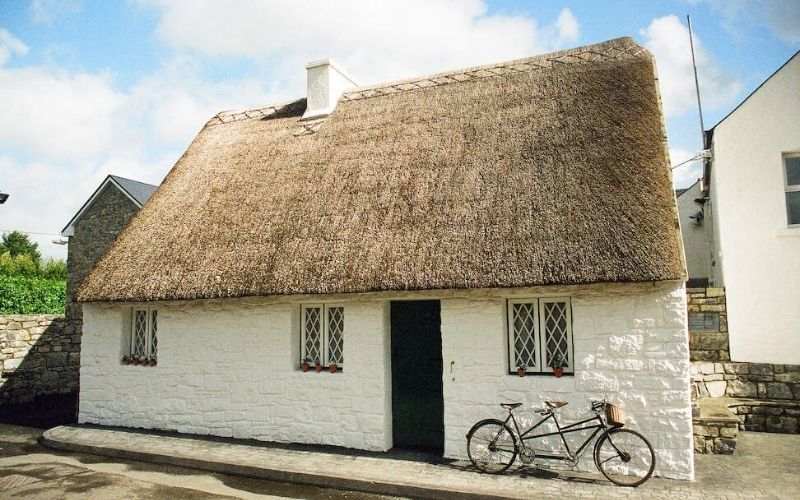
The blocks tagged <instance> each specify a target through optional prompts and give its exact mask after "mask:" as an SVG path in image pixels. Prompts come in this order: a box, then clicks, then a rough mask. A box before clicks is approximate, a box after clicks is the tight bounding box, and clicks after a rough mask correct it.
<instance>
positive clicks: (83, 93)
mask: <svg viewBox="0 0 800 500" xmlns="http://www.w3.org/2000/svg"><path fill="white" fill-rule="evenodd" d="M124 100H125V98H124V95H122V94H121V93H119V92H117V91H115V90H114V89H113V87H112V84H111V82H110V80H109V78H107V77H105V76H103V75H95V74H86V73H78V74H68V73H66V72H64V71H61V70H58V69H55V70H53V69H48V68H42V67H25V68H0V109H2V110H3V120H0V146H4V147H5V148H6V149H10V150H21V151H23V152H25V153H27V154H31V155H35V156H37V157H41V158H48V159H55V158H60V159H65V158H66V159H80V158H88V157H92V156H94V155H97V154H99V153H102V152H103V151H105V150H106V149H107V148H108V147H109V142H110V139H111V137H112V134H113V118H114V116H113V115H114V113H115V112H116V111H117V110H118V109H119V108H120V106H121V105H122V104H123V103H124Z"/></svg>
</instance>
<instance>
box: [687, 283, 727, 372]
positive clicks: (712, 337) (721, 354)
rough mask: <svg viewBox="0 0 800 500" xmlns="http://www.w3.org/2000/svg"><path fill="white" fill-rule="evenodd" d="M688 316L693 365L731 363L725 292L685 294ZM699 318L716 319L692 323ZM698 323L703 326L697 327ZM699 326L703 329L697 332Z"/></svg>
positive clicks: (704, 290)
mask: <svg viewBox="0 0 800 500" xmlns="http://www.w3.org/2000/svg"><path fill="white" fill-rule="evenodd" d="M686 299H687V311H688V313H689V349H690V350H691V357H692V361H730V355H729V352H730V350H729V348H728V311H727V306H726V303H725V290H724V289H723V288H689V289H687V290H686ZM697 316H704V317H706V318H709V319H711V318H713V317H716V318H717V321H716V323H717V324H716V325H714V324H713V323H714V322H713V321H710V322H709V323H710V324H709V325H703V324H702V323H703V322H702V321H692V320H693V319H694V318H696V317H697ZM698 323H700V324H699V325H698ZM697 326H700V328H697Z"/></svg>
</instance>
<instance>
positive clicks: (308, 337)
mask: <svg viewBox="0 0 800 500" xmlns="http://www.w3.org/2000/svg"><path fill="white" fill-rule="evenodd" d="M300 324H301V339H300V346H301V353H300V356H301V360H300V361H301V362H302V361H307V362H309V363H311V364H314V363H316V362H317V361H319V362H320V363H321V364H322V365H324V366H328V365H330V364H331V363H336V365H337V366H338V367H342V366H344V307H341V306H330V305H325V304H305V305H303V306H302V308H301V322H300Z"/></svg>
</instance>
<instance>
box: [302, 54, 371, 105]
mask: <svg viewBox="0 0 800 500" xmlns="http://www.w3.org/2000/svg"><path fill="white" fill-rule="evenodd" d="M306 71H307V73H306V76H307V86H308V93H307V99H306V100H307V102H306V112H305V113H303V118H304V119H305V118H315V117H318V116H325V115H327V114H330V113H331V112H332V111H333V108H335V107H336V103H337V102H338V101H339V98H340V97H341V96H342V93H343V92H344V91H345V90H347V89H349V88H352V87H357V86H358V84H357V83H356V82H355V81H354V80H353V79H352V78H351V77H350V75H348V74H347V73H345V72H344V71H343V70H342V69H341V68H339V67H338V66H337V65H336V64H334V63H333V61H331V60H330V59H322V60H320V61H314V62H310V63H308V64H306Z"/></svg>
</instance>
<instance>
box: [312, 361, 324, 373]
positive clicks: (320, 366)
mask: <svg viewBox="0 0 800 500" xmlns="http://www.w3.org/2000/svg"><path fill="white" fill-rule="evenodd" d="M314 369H315V370H317V373H319V372H321V371H322V365H321V364H319V363H317V364H316V365H314Z"/></svg>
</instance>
